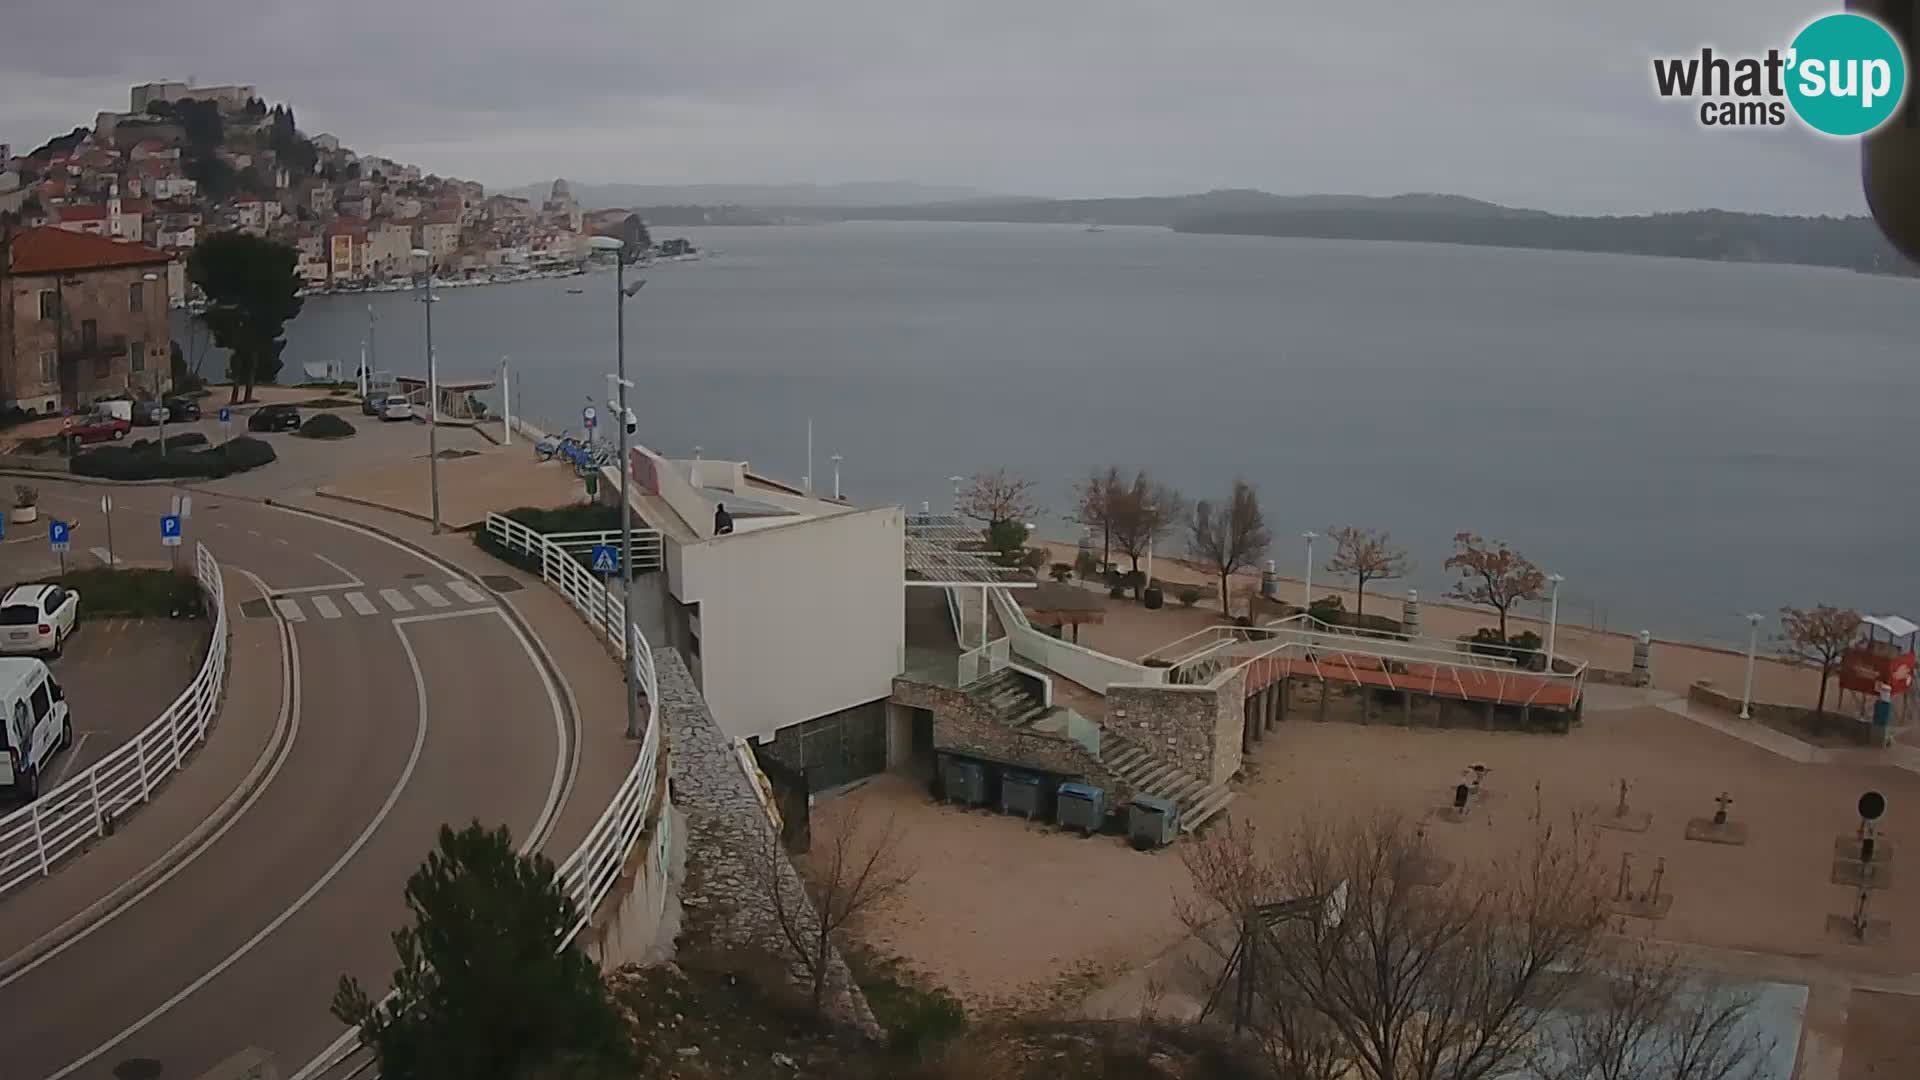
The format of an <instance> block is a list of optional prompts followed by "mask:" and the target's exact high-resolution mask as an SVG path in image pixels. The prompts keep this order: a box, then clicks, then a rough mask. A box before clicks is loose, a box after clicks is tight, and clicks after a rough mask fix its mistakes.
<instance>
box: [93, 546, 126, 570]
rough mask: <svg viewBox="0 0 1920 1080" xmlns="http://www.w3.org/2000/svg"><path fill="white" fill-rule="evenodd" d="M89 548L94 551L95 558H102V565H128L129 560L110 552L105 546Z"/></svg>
mask: <svg viewBox="0 0 1920 1080" xmlns="http://www.w3.org/2000/svg"><path fill="white" fill-rule="evenodd" d="M87 550H88V551H90V552H92V553H93V557H94V558H96V559H99V560H100V565H102V566H125V565H127V560H125V559H123V558H121V557H120V556H118V555H114V554H112V553H110V552H108V551H107V549H106V548H103V547H97V548H88V549H87Z"/></svg>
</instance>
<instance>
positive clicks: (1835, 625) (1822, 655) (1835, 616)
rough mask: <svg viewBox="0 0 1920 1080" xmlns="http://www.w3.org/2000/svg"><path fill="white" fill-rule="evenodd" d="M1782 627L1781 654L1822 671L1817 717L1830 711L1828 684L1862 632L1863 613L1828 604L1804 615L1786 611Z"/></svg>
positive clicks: (1781, 617)
mask: <svg viewBox="0 0 1920 1080" xmlns="http://www.w3.org/2000/svg"><path fill="white" fill-rule="evenodd" d="M1780 627H1781V634H1780V651H1781V653H1783V654H1784V655H1786V656H1790V657H1793V658H1794V659H1796V660H1802V661H1805V662H1807V663H1809V664H1817V665H1818V666H1819V668H1820V699H1819V702H1818V703H1817V704H1815V705H1814V707H1813V712H1814V715H1815V716H1818V715H1819V714H1821V713H1823V712H1825V711H1826V710H1827V680H1828V679H1830V678H1832V677H1833V669H1834V668H1836V667H1838V666H1839V664H1840V657H1841V656H1842V655H1844V654H1845V653H1846V651H1847V647H1848V646H1850V645H1852V644H1853V639H1854V637H1855V636H1856V635H1858V634H1859V632H1860V613H1859V612H1857V611H1853V610H1851V609H1848V608H1837V607H1832V606H1830V605H1827V604H1821V605H1819V606H1818V607H1814V608H1810V609H1808V610H1805V611H1802V610H1801V609H1799V608H1791V607H1783V608H1781V609H1780Z"/></svg>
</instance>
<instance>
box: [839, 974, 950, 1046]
mask: <svg viewBox="0 0 1920 1080" xmlns="http://www.w3.org/2000/svg"><path fill="white" fill-rule="evenodd" d="M845 955H846V959H847V967H848V969H849V970H850V971H851V972H852V974H853V980H854V982H855V983H856V984H858V985H859V987H860V992H861V993H862V994H864V995H865V996H866V999H867V1004H868V1005H869V1006H871V1007H872V1009H873V1018H874V1020H876V1021H878V1022H879V1024H880V1026H881V1027H882V1028H885V1029H886V1031H887V1044H888V1048H889V1049H891V1050H892V1051H893V1052H895V1053H897V1054H901V1055H905V1056H909V1057H915V1058H917V1057H919V1056H921V1055H922V1054H924V1053H926V1052H927V1051H929V1050H932V1049H933V1048H935V1047H936V1046H938V1045H939V1044H941V1043H945V1042H948V1041H950V1040H952V1039H954V1038H956V1037H958V1036H960V1035H961V1034H963V1033H965V1031H966V1029H967V1013H966V1010H965V1009H964V1008H962V1007H961V1005H960V1001H959V999H958V998H955V997H954V996H953V995H952V994H949V993H947V992H946V991H945V990H941V989H939V988H937V987H923V986H920V985H917V983H918V980H916V979H914V978H913V977H912V976H911V975H909V974H908V973H907V972H906V971H905V970H904V969H903V968H902V967H901V966H900V964H899V963H898V962H897V961H895V960H893V959H892V958H890V957H886V956H882V955H880V954H879V953H876V952H874V951H872V950H870V949H866V948H863V947H860V946H854V947H851V948H848V949H846V950H845Z"/></svg>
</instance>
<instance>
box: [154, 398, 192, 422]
mask: <svg viewBox="0 0 1920 1080" xmlns="http://www.w3.org/2000/svg"><path fill="white" fill-rule="evenodd" d="M161 404H163V405H165V406H166V407H167V422H168V423H172V422H174V421H176V420H178V421H187V420H198V419H200V403H199V402H197V401H195V400H193V399H192V398H181V397H170V398H168V399H167V400H165V401H163V402H161Z"/></svg>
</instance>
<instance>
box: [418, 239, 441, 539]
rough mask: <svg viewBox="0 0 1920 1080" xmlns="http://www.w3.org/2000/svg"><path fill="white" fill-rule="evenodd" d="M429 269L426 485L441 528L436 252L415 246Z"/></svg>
mask: <svg viewBox="0 0 1920 1080" xmlns="http://www.w3.org/2000/svg"><path fill="white" fill-rule="evenodd" d="M413 257H414V258H416V259H419V260H421V261H422V262H423V263H424V264H425V266H426V270H425V272H424V273H422V274H421V275H420V302H421V303H422V304H424V305H426V308H427V484H428V486H429V487H431V488H432V489H433V531H434V532H435V533H438V532H439V531H440V425H439V423H438V420H439V412H440V377H439V376H440V369H439V367H438V365H437V363H436V361H435V359H434V355H433V305H434V296H433V252H431V251H428V250H427V249H426V248H414V249H413Z"/></svg>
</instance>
